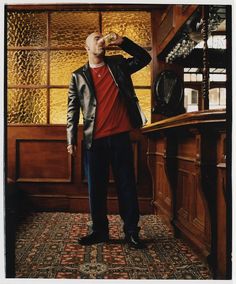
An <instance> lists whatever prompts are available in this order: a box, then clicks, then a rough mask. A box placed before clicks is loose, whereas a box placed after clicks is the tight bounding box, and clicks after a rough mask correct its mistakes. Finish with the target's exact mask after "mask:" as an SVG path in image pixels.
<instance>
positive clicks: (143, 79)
mask: <svg viewBox="0 0 236 284" xmlns="http://www.w3.org/2000/svg"><path fill="white" fill-rule="evenodd" d="M131 77H132V80H133V84H134V86H150V85H151V70H150V65H147V66H145V67H144V68H142V69H141V70H139V71H137V72H135V73H134V74H132V76H131Z"/></svg>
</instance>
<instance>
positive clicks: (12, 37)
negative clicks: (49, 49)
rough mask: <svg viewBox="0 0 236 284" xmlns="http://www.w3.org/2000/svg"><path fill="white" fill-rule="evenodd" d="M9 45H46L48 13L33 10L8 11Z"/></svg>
mask: <svg viewBox="0 0 236 284" xmlns="http://www.w3.org/2000/svg"><path fill="white" fill-rule="evenodd" d="M7 45H8V46H46V45H47V14H46V13H31V12H25V13H22V12H8V13H7Z"/></svg>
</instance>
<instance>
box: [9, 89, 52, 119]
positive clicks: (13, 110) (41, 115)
mask: <svg viewBox="0 0 236 284" xmlns="http://www.w3.org/2000/svg"><path fill="white" fill-rule="evenodd" d="M7 100H8V123H11V124H17V123H29V124H45V123H47V91H46V89H9V90H8V98H7Z"/></svg>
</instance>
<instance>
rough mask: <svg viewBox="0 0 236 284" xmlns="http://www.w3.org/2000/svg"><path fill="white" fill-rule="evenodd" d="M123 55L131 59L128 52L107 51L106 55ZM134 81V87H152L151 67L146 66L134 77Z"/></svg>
mask: <svg viewBox="0 0 236 284" xmlns="http://www.w3.org/2000/svg"><path fill="white" fill-rule="evenodd" d="M118 54H121V55H123V56H124V57H125V58H129V57H131V55H129V54H128V53H127V52H124V51H123V50H107V52H106V55H108V56H111V55H118ZM132 80H133V84H134V86H150V85H151V70H150V65H147V66H145V67H144V68H142V69H141V70H139V71H137V72H135V73H134V74H133V75H132Z"/></svg>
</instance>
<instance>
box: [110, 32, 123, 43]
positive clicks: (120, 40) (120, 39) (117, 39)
mask: <svg viewBox="0 0 236 284" xmlns="http://www.w3.org/2000/svg"><path fill="white" fill-rule="evenodd" d="M115 34H116V37H117V38H116V40H115V41H112V42H111V44H110V45H120V44H122V42H123V40H124V39H123V37H121V36H119V35H118V34H117V33H115Z"/></svg>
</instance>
